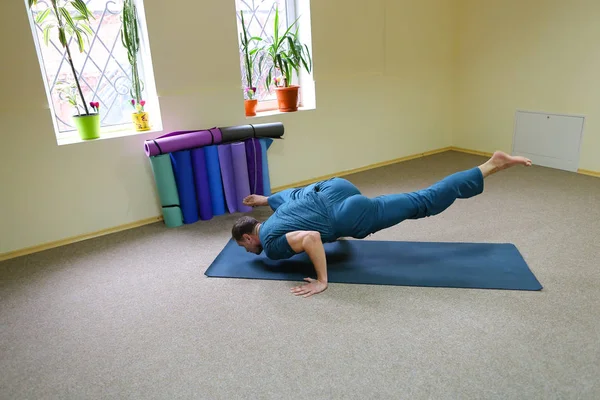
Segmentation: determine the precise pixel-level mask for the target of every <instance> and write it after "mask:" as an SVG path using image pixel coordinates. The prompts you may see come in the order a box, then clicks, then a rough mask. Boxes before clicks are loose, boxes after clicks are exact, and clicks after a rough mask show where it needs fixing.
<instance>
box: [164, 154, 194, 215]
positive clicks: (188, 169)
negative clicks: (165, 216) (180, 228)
mask: <svg viewBox="0 0 600 400" xmlns="http://www.w3.org/2000/svg"><path fill="white" fill-rule="evenodd" d="M171 163H172V164H173V172H174V173H175V181H176V182H177V192H178V194H179V202H180V206H181V212H182V214H183V223H184V224H192V223H194V222H196V221H198V220H199V219H200V217H199V215H198V203H197V201H196V188H195V185H194V172H193V169H192V154H191V152H190V150H181V151H176V152H173V153H171Z"/></svg>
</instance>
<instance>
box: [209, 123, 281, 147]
mask: <svg viewBox="0 0 600 400" xmlns="http://www.w3.org/2000/svg"><path fill="white" fill-rule="evenodd" d="M283 133H284V127H283V124H282V123H281V122H269V123H265V124H256V125H237V126H228V127H225V128H221V134H222V142H223V143H229V142H237V141H243V140H246V139H249V138H253V137H256V138H258V137H268V138H281V136H283Z"/></svg>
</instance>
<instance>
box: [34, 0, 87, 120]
mask: <svg viewBox="0 0 600 400" xmlns="http://www.w3.org/2000/svg"><path fill="white" fill-rule="evenodd" d="M37 3H38V0H29V9H31V8H32V7H33V6H35V5H37ZM50 4H51V7H48V8H46V9H45V10H43V11H41V12H40V13H39V14H38V15H37V17H36V19H35V22H36V23H37V24H38V25H40V26H41V27H42V28H43V32H44V43H45V44H46V46H48V42H49V40H50V32H51V31H52V30H53V29H54V28H57V29H58V40H59V42H60V44H61V45H62V47H63V48H64V49H65V50H66V53H67V61H68V62H69V65H70V66H71V72H72V73H73V79H74V80H75V84H76V86H77V92H78V94H79V97H81V103H82V104H83V108H84V109H85V115H91V114H90V112H89V110H88V106H87V102H86V101H85V98H84V96H83V91H82V90H81V85H80V84H79V79H77V72H76V71H75V66H74V65H73V58H72V57H71V49H70V48H69V45H68V42H69V39H70V38H71V37H72V36H75V37H76V39H77V44H78V46H79V52H80V53H83V51H84V50H85V41H84V37H86V38H88V39H89V37H88V35H93V34H94V33H93V31H92V28H90V26H89V23H90V18H92V19H93V18H94V16H93V15H92V13H91V12H90V10H89V9H88V7H87V5H86V4H85V3H84V2H83V1H82V0H72V1H61V0H50ZM68 101H69V102H70V103H71V104H73V102H75V107H76V108H77V112H78V113H79V107H78V106H77V101H76V99H75V97H73V96H69V97H68ZM94 104H95V103H94ZM79 115H81V114H79Z"/></svg>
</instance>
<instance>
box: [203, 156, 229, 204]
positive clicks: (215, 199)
mask: <svg viewBox="0 0 600 400" xmlns="http://www.w3.org/2000/svg"><path fill="white" fill-rule="evenodd" d="M204 155H205V157H206V169H207V171H208V184H209V186H210V201H211V205H212V212H213V215H223V214H225V198H224V196H223V184H222V183H221V168H220V167H219V151H218V149H217V145H212V146H207V147H204Z"/></svg>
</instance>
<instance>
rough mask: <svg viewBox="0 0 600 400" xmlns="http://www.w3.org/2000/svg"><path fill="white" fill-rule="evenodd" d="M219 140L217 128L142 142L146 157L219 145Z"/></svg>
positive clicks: (173, 133)
mask: <svg viewBox="0 0 600 400" xmlns="http://www.w3.org/2000/svg"><path fill="white" fill-rule="evenodd" d="M221 140H222V135H221V131H220V129H219V128H211V129H208V130H200V131H178V132H171V133H167V134H166V135H163V136H160V137H159V138H156V139H153V140H146V141H145V142H144V151H145V152H146V155H147V156H155V155H158V154H166V153H173V152H176V151H180V150H189V149H193V148H196V147H202V146H209V145H211V144H214V143H220V142H221Z"/></svg>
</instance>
